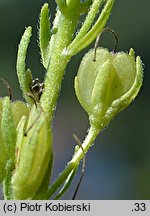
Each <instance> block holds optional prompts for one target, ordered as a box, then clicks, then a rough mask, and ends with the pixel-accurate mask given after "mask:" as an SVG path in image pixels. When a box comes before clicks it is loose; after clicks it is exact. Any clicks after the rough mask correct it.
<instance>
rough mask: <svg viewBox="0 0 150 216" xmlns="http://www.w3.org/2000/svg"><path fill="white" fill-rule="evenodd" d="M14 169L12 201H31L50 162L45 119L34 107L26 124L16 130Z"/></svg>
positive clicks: (22, 123) (21, 122)
mask: <svg viewBox="0 0 150 216" xmlns="http://www.w3.org/2000/svg"><path fill="white" fill-rule="evenodd" d="M17 134H18V136H17V145H16V167H15V171H14V174H13V176H12V188H13V193H14V199H20V200H22V199H32V198H33V197H34V196H35V194H36V193H37V192H38V190H39V189H40V187H41V184H42V182H43V179H44V177H45V173H46V171H47V169H48V166H49V162H50V160H51V158H52V145H51V143H52V140H51V139H52V136H51V130H50V126H49V123H48V119H47V116H46V115H45V113H44V112H43V110H42V108H41V107H40V106H39V105H38V106H37V107H35V106H33V107H32V109H31V111H30V114H29V118H28V122H26V119H25V118H22V120H21V121H20V123H19V125H18V129H17Z"/></svg>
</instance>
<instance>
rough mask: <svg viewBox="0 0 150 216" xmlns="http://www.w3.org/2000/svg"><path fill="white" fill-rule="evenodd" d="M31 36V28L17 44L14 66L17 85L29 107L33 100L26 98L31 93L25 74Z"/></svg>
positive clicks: (27, 29)
mask: <svg viewBox="0 0 150 216" xmlns="http://www.w3.org/2000/svg"><path fill="white" fill-rule="evenodd" d="M31 35H32V28H31V27H28V28H26V30H25V32H24V34H23V36H22V38H21V41H20V44H19V49H18V55H17V66H16V67H17V75H18V79H19V84H20V88H21V90H22V94H23V97H24V98H25V100H26V101H27V103H29V104H30V105H32V104H33V100H32V99H31V98H30V97H28V93H29V92H31V91H30V88H29V83H28V77H27V74H26V54H27V49H28V45H29V42H30V37H31Z"/></svg>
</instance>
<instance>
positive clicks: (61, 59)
mask: <svg viewBox="0 0 150 216" xmlns="http://www.w3.org/2000/svg"><path fill="white" fill-rule="evenodd" d="M77 20H78V17H75V18H73V19H69V18H67V17H64V16H63V15H62V14H61V15H60V18H59V23H58V31H57V33H56V35H55V36H54V37H55V40H54V41H53V40H52V41H51V42H52V43H53V44H52V48H53V50H52V52H51V55H50V63H49V67H48V69H47V75H46V78H45V89H44V92H43V94H42V97H41V105H42V107H43V109H44V111H45V112H46V113H47V114H48V116H49V119H50V121H51V120H52V118H53V114H54V110H55V107H56V103H57V98H58V94H59V91H60V86H61V82H62V79H63V75H64V71H65V68H66V66H67V63H68V61H69V58H68V56H66V55H65V52H64V50H65V48H66V47H67V46H68V45H69V44H70V42H71V40H72V36H73V34H74V31H75V27H76V24H77Z"/></svg>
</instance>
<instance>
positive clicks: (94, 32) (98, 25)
mask: <svg viewBox="0 0 150 216" xmlns="http://www.w3.org/2000/svg"><path fill="white" fill-rule="evenodd" d="M97 1H98V0H97ZM94 2H96V1H94ZM93 4H94V3H93ZM113 4H114V0H108V1H107V3H106V4H105V6H104V8H103V10H102V12H101V14H100V16H99V18H98V19H97V21H96V22H95V24H94V25H93V27H92V28H91V29H90V30H89V31H88V32H87V34H85V32H86V30H87V29H88V28H89V26H90V25H91V21H92V19H93V18H92V19H91V20H90V19H89V23H88V20H87V21H86V25H87V27H86V26H85V27H84V25H83V30H82V31H83V33H82V32H81V33H80V32H79V33H80V34H81V36H82V35H84V34H85V35H84V36H83V37H80V34H79V36H78V37H79V39H77V40H76V41H75V42H73V43H72V44H70V46H69V47H68V48H67V52H68V55H69V56H73V55H75V54H77V53H78V52H80V51H81V50H82V49H84V48H86V47H87V46H89V45H90V44H91V43H92V42H93V41H94V40H95V38H96V37H97V36H98V35H99V34H100V32H101V31H102V29H103V28H104V26H105V25H106V22H107V20H108V18H109V16H110V13H111V11H112V7H113ZM89 24H90V25H89ZM84 28H85V29H84Z"/></svg>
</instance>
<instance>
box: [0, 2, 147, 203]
mask: <svg viewBox="0 0 150 216" xmlns="http://www.w3.org/2000/svg"><path fill="white" fill-rule="evenodd" d="M44 2H45V0H32V1H30V0H0V76H1V77H3V78H5V79H6V80H7V81H8V82H9V84H10V85H11V88H12V91H13V95H14V98H15V99H22V98H21V92H20V90H19V85H18V80H17V76H16V69H15V67H16V54H17V47H18V43H19V41H20V38H21V35H22V33H23V31H24V28H25V27H27V26H29V25H31V26H32V27H33V37H32V40H31V43H30V48H29V52H28V58H27V64H28V66H29V67H30V68H31V69H32V71H33V73H34V76H35V77H39V78H40V79H41V80H42V79H43V78H44V73H45V72H44V70H43V68H42V65H41V64H40V55H39V49H38V46H37V26H38V17H39V12H40V8H41V6H42V4H43V3H44ZM49 2H50V8H51V13H52V16H51V20H52V19H53V17H54V9H55V2H54V0H51V1H49ZM107 26H109V27H110V28H113V29H114V30H115V31H116V33H117V34H118V37H119V46H118V51H121V50H123V51H128V50H129V48H130V47H133V48H134V49H135V51H136V54H138V55H140V56H141V58H142V60H143V64H144V85H143V86H142V89H141V91H140V94H139V95H138V97H137V99H136V100H135V101H134V102H133V103H132V104H131V105H130V106H129V107H128V108H127V109H126V110H124V111H122V112H121V113H120V114H118V115H117V116H116V117H115V119H114V120H113V121H112V122H111V124H110V125H109V127H108V128H107V129H106V130H105V131H103V132H102V134H100V135H99V136H98V137H97V139H96V141H95V143H94V146H93V147H92V148H91V149H90V151H89V152H88V154H87V156H86V171H85V175H84V179H83V182H82V184H81V187H80V190H79V193H78V196H77V199H150V183H149V182H150V126H149V122H150V114H149V112H150V111H149V110H150V109H149V106H150V97H149V91H150V56H149V53H150V1H148V0H143V1H141V0H132V1H126V0H121V1H116V3H115V6H114V9H113V12H112V14H111V17H110V19H109V22H108V23H107ZM100 44H101V46H104V47H108V48H110V50H112V49H113V46H114V40H113V37H112V35H110V34H109V33H104V34H103V36H102V38H101V42H100ZM81 55H83V53H82V54H81ZM81 55H78V56H75V57H74V58H73V59H72V61H71V62H70V63H69V65H68V67H67V71H66V74H65V79H64V81H63V85H62V90H61V94H60V97H59V102H58V106H57V108H58V109H57V111H56V114H55V120H54V155H55V164H54V173H53V179H54V178H55V177H56V176H57V175H58V173H59V172H61V171H62V169H63V168H64V167H65V164H66V162H67V161H69V160H70V159H71V155H72V153H73V150H74V146H75V144H76V143H75V141H74V140H73V137H72V134H73V133H76V134H77V135H78V136H79V137H80V139H83V138H84V136H85V134H86V131H87V129H88V118H87V115H86V113H85V112H84V110H83V109H82V108H81V106H80V105H79V103H78V101H77V99H76V96H75V94H74V88H73V82H74V77H75V75H76V72H77V68H78V66H79V62H80V60H81V57H82V56H81ZM4 95H7V90H6V88H5V86H4V85H3V84H2V83H1V84H0V96H4ZM78 178H79V176H78V175H77V176H76V178H75V180H74V183H73V184H72V187H71V188H70V190H69V191H68V192H67V193H66V195H65V196H64V197H63V198H64V199H71V197H72V194H73V192H74V190H75V186H76V184H77V181H78Z"/></svg>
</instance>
